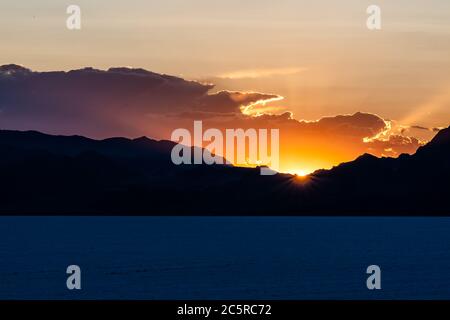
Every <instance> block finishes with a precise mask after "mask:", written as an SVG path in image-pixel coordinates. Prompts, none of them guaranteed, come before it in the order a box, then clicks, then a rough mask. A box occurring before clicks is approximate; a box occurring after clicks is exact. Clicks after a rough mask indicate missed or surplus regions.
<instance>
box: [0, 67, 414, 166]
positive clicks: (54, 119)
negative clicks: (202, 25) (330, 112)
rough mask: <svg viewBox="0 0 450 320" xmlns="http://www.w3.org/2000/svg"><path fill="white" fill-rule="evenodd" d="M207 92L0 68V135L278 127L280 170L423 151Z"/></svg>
mask: <svg viewBox="0 0 450 320" xmlns="http://www.w3.org/2000/svg"><path fill="white" fill-rule="evenodd" d="M213 88H214V86H213V85H212V84H204V83H199V82H195V81H187V80H184V79H181V78H178V77H174V76H169V75H164V74H157V73H153V72H150V71H146V70H143V69H130V68H111V69H109V70H107V71H102V70H97V69H93V68H85V69H80V70H73V71H69V72H59V71H56V72H33V71H31V70H29V69H26V68H24V67H21V66H17V65H7V66H2V67H0V128H2V129H17V130H39V131H43V132H47V133H52V134H69V135H72V134H78V135H85V136H89V137H94V138H105V137H111V136H128V137H136V136H143V135H147V136H151V137H154V138H160V139H168V138H169V137H170V134H171V132H172V130H174V129H176V128H180V127H183V128H190V127H191V126H192V122H193V120H203V121H204V125H205V127H214V128H219V129H226V128H243V129H246V128H255V129H258V128H277V129H280V135H281V142H280V146H281V159H282V163H281V166H282V167H283V162H284V163H285V165H284V169H285V171H289V170H288V169H289V168H294V167H295V166H296V165H297V166H298V167H310V168H311V170H312V169H316V168H320V167H330V166H332V165H334V164H338V163H339V162H342V161H348V160H351V159H353V158H355V157H357V156H358V155H360V154H362V153H364V152H369V153H372V154H374V155H377V156H382V155H385V156H397V155H399V154H400V153H403V152H407V153H412V152H414V151H415V150H416V149H417V148H418V147H419V146H420V145H421V142H420V141H419V140H418V139H416V138H414V137H410V136H407V135H404V132H401V131H400V132H397V131H396V132H394V131H393V130H392V122H391V121H387V120H385V119H382V118H381V117H379V116H377V115H375V114H371V113H362V112H358V113H355V114H352V115H336V116H329V117H324V118H322V119H319V120H317V121H302V120H296V119H294V117H293V115H292V113H290V112H281V111H282V109H279V110H278V109H277V108H273V107H270V101H274V100H280V99H282V97H281V96H279V95H276V94H268V93H258V92H237V91H233V92H231V91H220V92H211V91H212V90H213ZM420 129H422V128H420Z"/></svg>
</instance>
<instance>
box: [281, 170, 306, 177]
mask: <svg viewBox="0 0 450 320" xmlns="http://www.w3.org/2000/svg"><path fill="white" fill-rule="evenodd" d="M311 172H312V170H307V169H291V170H288V171H287V173H290V174H293V175H296V176H298V177H306V176H308V175H309V174H310V173H311Z"/></svg>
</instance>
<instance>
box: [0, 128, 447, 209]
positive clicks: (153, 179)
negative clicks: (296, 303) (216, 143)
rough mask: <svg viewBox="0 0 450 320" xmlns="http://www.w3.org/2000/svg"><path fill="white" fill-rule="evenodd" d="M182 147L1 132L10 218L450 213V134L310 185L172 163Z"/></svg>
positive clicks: (3, 191)
mask: <svg viewBox="0 0 450 320" xmlns="http://www.w3.org/2000/svg"><path fill="white" fill-rule="evenodd" d="M173 145H174V143H173V142H170V141H155V140H152V139H149V138H146V137H142V138H138V139H126V138H110V139H105V140H93V139H88V138H85V137H81V136H52V135H47V134H43V133H39V132H36V131H26V132H23V131H7V130H2V131H0V154H1V155H2V156H1V157H0V180H1V182H2V183H1V184H0V214H2V215H19V214H26V215H38V214H44V215H423V216H426V215H449V214H450V202H449V201H448V199H449V196H450V188H449V185H448V183H449V182H448V181H450V128H447V129H444V130H441V131H440V132H439V133H438V134H437V135H436V137H435V138H434V139H433V140H432V141H430V142H429V143H428V144H427V145H425V146H423V147H421V148H420V149H419V150H418V151H417V152H416V154H414V155H406V154H405V155H401V156H400V157H399V158H395V159H394V158H377V157H374V156H372V155H369V154H365V155H362V156H360V157H359V158H357V159H356V160H354V161H352V162H348V163H343V164H341V165H339V166H337V167H335V168H333V169H331V170H319V171H316V172H314V173H313V174H312V175H310V176H309V177H306V178H300V177H296V176H292V175H288V174H277V175H275V176H261V175H260V174H259V169H257V168H256V169H252V168H237V167H233V166H225V165H213V166H207V165H181V166H176V165H173V164H172V162H171V160H170V151H171V149H172V147H173Z"/></svg>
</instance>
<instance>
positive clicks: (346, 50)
mask: <svg viewBox="0 0 450 320" xmlns="http://www.w3.org/2000/svg"><path fill="white" fill-rule="evenodd" d="M70 4H77V5H79V6H80V8H81V14H82V28H81V30H77V31H73V30H72V31H71V30H68V29H67V28H66V19H67V17H68V15H67V14H66V8H67V6H68V5H70ZM372 4H376V5H378V6H380V8H381V13H382V28H381V30H377V31H373V30H369V29H368V28H367V27H366V20H367V18H368V14H367V13H366V9H367V7H368V6H369V5H372ZM0 40H1V41H0V65H1V64H9V63H16V64H19V65H23V66H25V67H27V68H30V69H32V70H36V71H49V70H71V69H77V68H82V67H86V66H92V67H95V68H99V69H108V68H110V67H114V66H131V67H140V68H145V69H147V70H151V71H154V72H158V73H164V74H171V75H176V76H179V77H182V78H184V79H190V80H197V81H201V82H206V83H213V84H215V87H214V89H212V90H211V91H212V92H215V91H220V90H235V91H241V92H245V91H252V92H261V93H268V94H273V95H277V96H279V97H280V99H278V100H277V101H273V102H271V103H269V104H267V105H266V106H265V107H266V111H267V112H278V113H282V112H286V111H289V112H291V113H292V116H293V118H294V119H296V120H306V121H317V120H319V119H321V118H323V117H332V116H336V115H347V114H354V113H356V112H360V111H361V112H367V113H371V114H375V115H377V116H379V117H381V118H382V119H385V120H392V121H394V122H393V123H395V125H397V126H401V128H409V129H410V133H411V134H413V135H414V136H415V137H418V138H420V139H423V140H424V141H425V140H429V139H430V138H431V137H432V135H433V134H434V131H432V130H415V131H414V130H412V129H411V127H413V126H420V127H424V128H430V129H432V128H436V127H444V126H448V124H449V120H450V73H449V72H448V70H450V54H449V53H450V1H448V0H389V1H387V0H379V1H374V0H369V1H366V0H342V1H335V0H316V1H307V0H278V1H272V0H246V1H241V0H240V1H237V0H227V1H215V0H190V1H186V0H164V1H145V0H128V1H114V0H96V1H88V0H77V1H55V0H53V1H51V0H29V1H17V0H14V1H13V0H2V1H1V2H0ZM281 97H282V99H281ZM344 158H345V157H344Z"/></svg>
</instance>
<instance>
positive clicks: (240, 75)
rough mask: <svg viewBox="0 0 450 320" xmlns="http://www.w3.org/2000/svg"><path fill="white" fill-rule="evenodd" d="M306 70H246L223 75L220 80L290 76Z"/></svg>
mask: <svg viewBox="0 0 450 320" xmlns="http://www.w3.org/2000/svg"><path fill="white" fill-rule="evenodd" d="M305 70H306V68H268V69H245V70H238V71H233V72H228V73H223V74H221V75H219V76H218V78H223V79H255V78H262V77H271V76H288V75H293V74H298V73H300V72H303V71H305Z"/></svg>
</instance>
